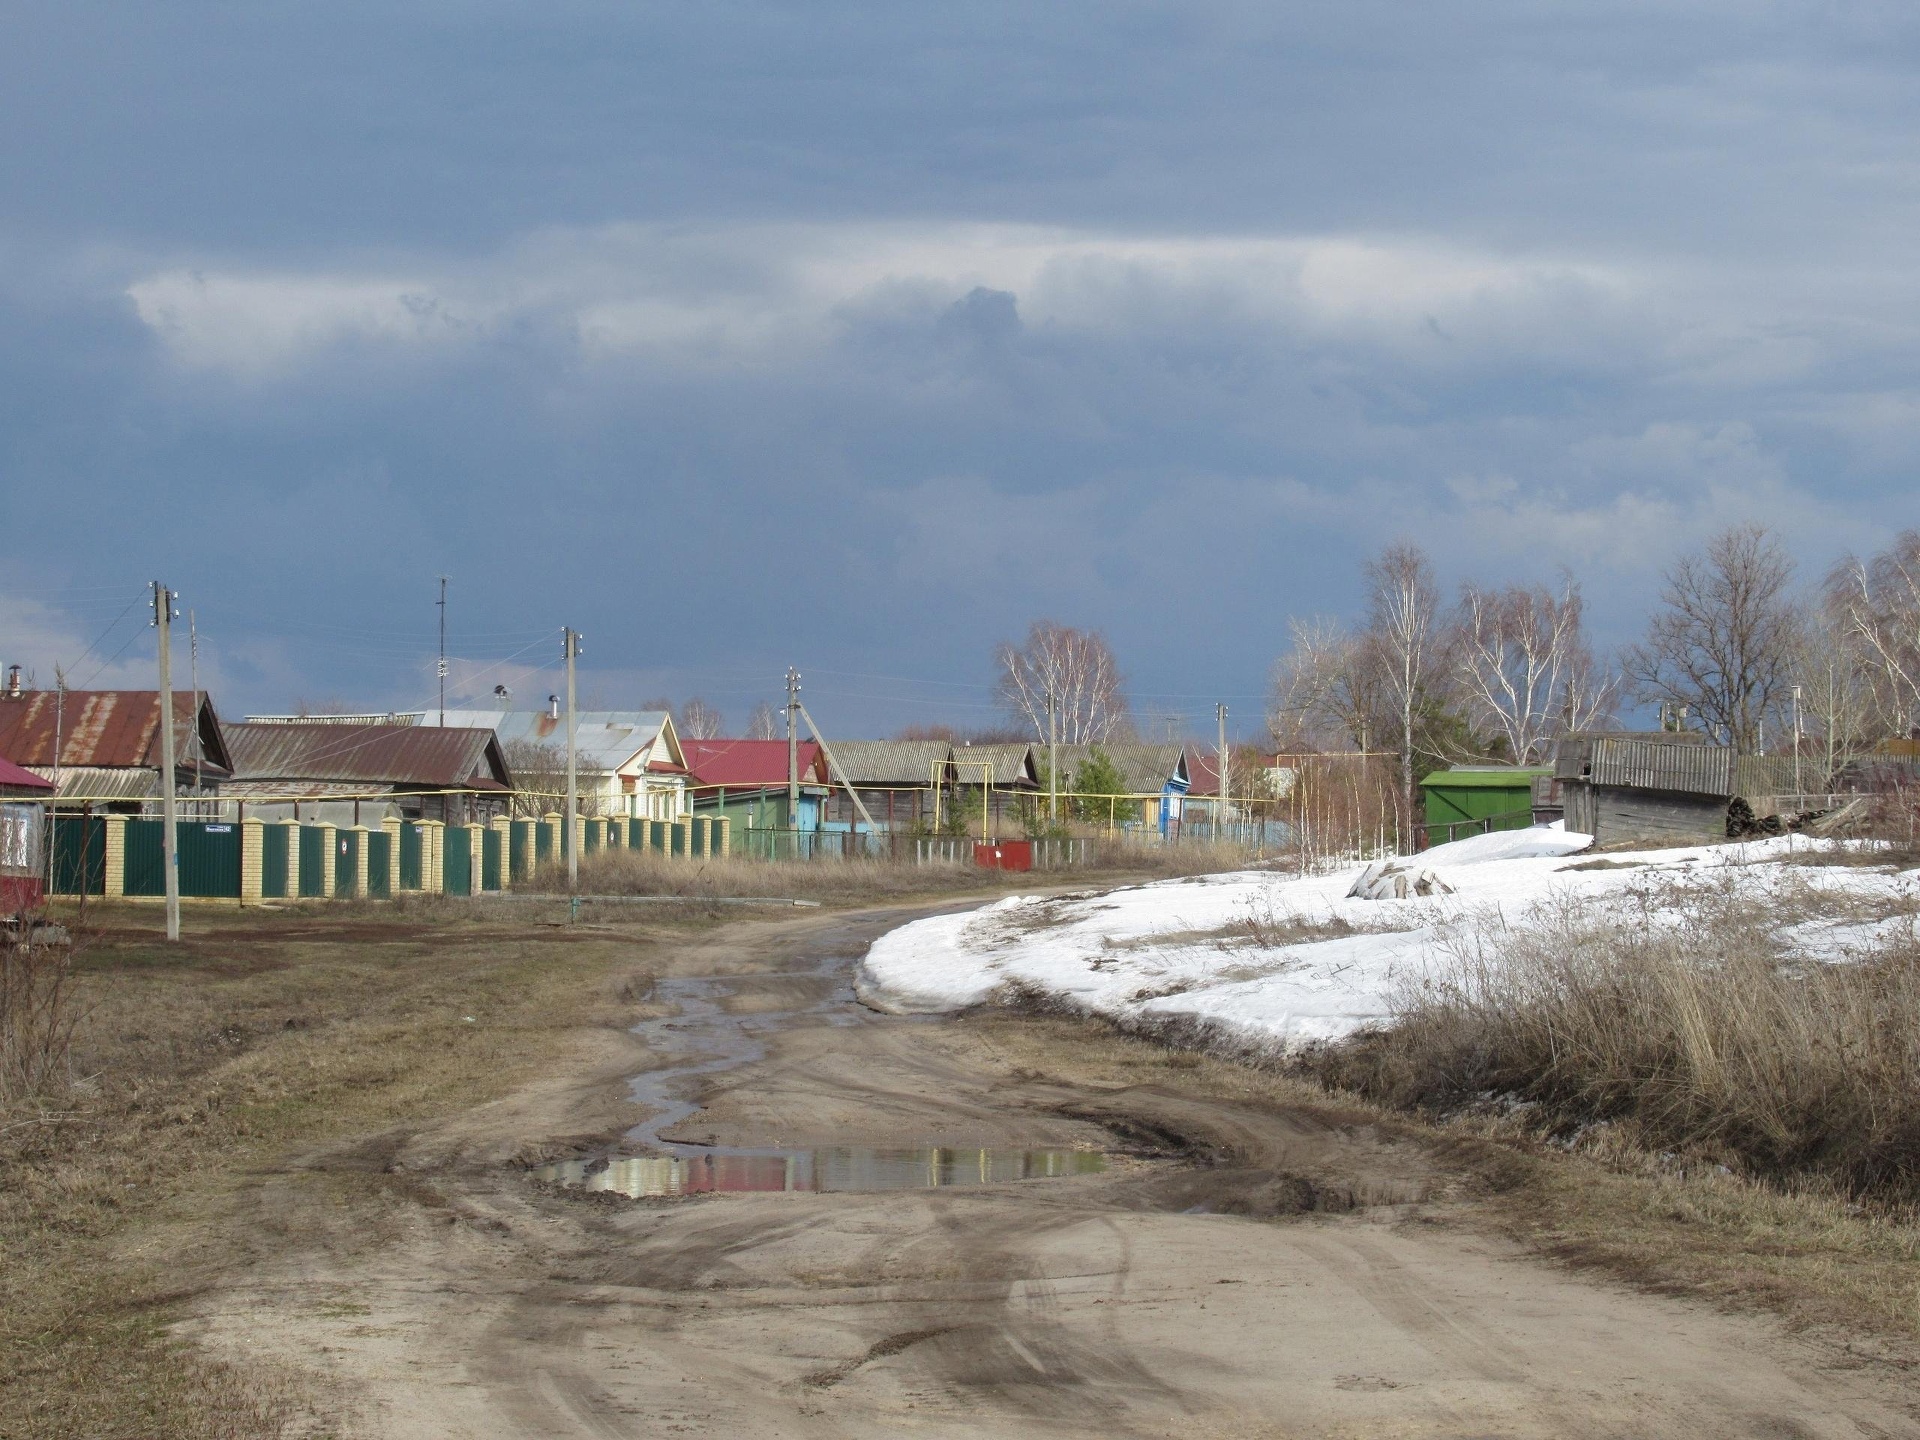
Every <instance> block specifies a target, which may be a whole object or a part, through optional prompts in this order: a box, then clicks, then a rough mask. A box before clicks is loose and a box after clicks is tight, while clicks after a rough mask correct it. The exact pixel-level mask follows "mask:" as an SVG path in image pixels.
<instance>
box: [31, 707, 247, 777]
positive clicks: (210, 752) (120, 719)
mask: <svg viewBox="0 0 1920 1440" xmlns="http://www.w3.org/2000/svg"><path fill="white" fill-rule="evenodd" d="M193 701H194V696H193V692H192V691H189V690H176V691H174V692H173V717H174V763H175V767H176V768H177V769H178V770H180V771H182V772H190V771H191V770H192V769H193V768H194V765H193V757H194V754H195V746H194V743H193V742H194V739H195V736H194V733H193V727H194V725H195V723H196V719H197V722H198V724H199V736H198V739H199V746H198V753H199V754H201V755H203V756H204V757H205V764H204V765H203V766H202V767H201V768H203V769H205V770H207V771H208V772H220V773H224V772H225V771H227V770H230V769H231V768H232V766H231V764H230V763H229V761H228V756H227V751H226V746H225V744H224V742H223V740H222V737H221V733H220V720H219V717H218V716H217V715H216V714H215V713H214V709H213V700H212V698H211V697H210V696H208V695H207V694H206V693H205V692H202V693H201V695H200V709H199V713H198V716H197V717H196V715H195V712H194V704H193ZM56 730H58V732H59V737H60V754H59V757H58V760H57V763H58V764H59V766H60V767H61V768H62V769H63V770H64V769H65V768H66V767H67V766H69V765H76V766H80V765H89V766H101V767H108V768H115V767H119V768H146V769H153V770H158V769H159V768H160V692H159V691H158V690H69V691H67V692H66V696H65V699H64V701H63V700H62V699H61V697H60V695H59V694H58V692H56V691H53V690H28V691H25V692H24V693H22V694H21V696H20V697H19V698H18V699H9V698H0V755H10V756H12V757H13V760H14V763H15V764H19V765H25V766H27V767H28V768H29V769H33V770H36V771H37V770H39V769H40V768H41V767H43V766H45V767H47V768H49V769H50V768H51V767H52V766H53V765H54V764H55V763H56V759H55V756H54V753H53V747H54V733H55V731H56Z"/></svg>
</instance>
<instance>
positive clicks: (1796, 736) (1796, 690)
mask: <svg viewBox="0 0 1920 1440" xmlns="http://www.w3.org/2000/svg"><path fill="white" fill-rule="evenodd" d="M1792 695H1793V804H1794V808H1795V809H1797V810H1804V809H1805V808H1806V802H1805V801H1804V800H1802V799H1801V798H1800V793H1801V792H1800V687H1799V686H1798V685H1796V686H1794V687H1793V690H1792Z"/></svg>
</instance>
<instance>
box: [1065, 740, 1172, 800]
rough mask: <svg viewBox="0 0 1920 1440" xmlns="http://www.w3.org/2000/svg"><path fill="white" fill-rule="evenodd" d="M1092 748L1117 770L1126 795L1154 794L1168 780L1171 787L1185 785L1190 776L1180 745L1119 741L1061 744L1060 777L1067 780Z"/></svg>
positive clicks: (1163, 787)
mask: <svg viewBox="0 0 1920 1440" xmlns="http://www.w3.org/2000/svg"><path fill="white" fill-rule="evenodd" d="M1095 750H1098V751H1100V752H1101V753H1102V754H1103V755H1105V756H1106V757H1107V758H1108V759H1109V760H1111V761H1112V762H1113V764H1114V768H1115V769H1117V770H1118V771H1119V772H1120V779H1121V781H1122V783H1124V784H1125V786H1126V787H1127V788H1126V793H1127V794H1129V795H1158V794H1159V793H1160V792H1161V791H1162V790H1164V789H1166V787H1167V783H1168V782H1169V781H1172V782H1174V788H1175V789H1184V788H1186V787H1187V786H1188V784H1189V782H1190V779H1191V776H1190V774H1189V772H1188V770H1187V753H1186V746H1184V745H1143V744H1139V743H1137V742H1122V743H1120V744H1116V745H1062V746H1061V747H1060V773H1061V777H1062V779H1063V780H1066V779H1069V778H1070V777H1071V776H1073V775H1074V773H1075V772H1077V771H1078V770H1079V769H1080V767H1081V766H1082V765H1084V764H1086V762H1087V760H1088V759H1089V758H1090V757H1091V756H1092V754H1093V752H1094V751H1095Z"/></svg>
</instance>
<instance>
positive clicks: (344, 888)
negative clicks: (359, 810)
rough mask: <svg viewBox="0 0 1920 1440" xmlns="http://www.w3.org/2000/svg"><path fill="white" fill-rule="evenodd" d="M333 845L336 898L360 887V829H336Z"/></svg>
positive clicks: (351, 893)
mask: <svg viewBox="0 0 1920 1440" xmlns="http://www.w3.org/2000/svg"><path fill="white" fill-rule="evenodd" d="M333 833H334V842H335V843H334V847H333V893H334V895H335V897H336V898H345V897H347V896H350V895H353V894H354V893H356V892H357V891H358V890H359V888H360V835H361V832H360V831H358V830H336V831H334V832H333Z"/></svg>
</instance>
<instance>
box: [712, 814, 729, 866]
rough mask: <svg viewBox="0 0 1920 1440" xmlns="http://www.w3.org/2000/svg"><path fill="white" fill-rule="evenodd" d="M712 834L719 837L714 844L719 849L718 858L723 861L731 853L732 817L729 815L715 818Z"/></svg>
mask: <svg viewBox="0 0 1920 1440" xmlns="http://www.w3.org/2000/svg"><path fill="white" fill-rule="evenodd" d="M712 833H713V835H716V836H718V837H719V838H718V839H717V840H715V841H714V844H715V845H716V846H717V847H718V849H719V852H720V858H721V859H723V860H724V859H726V857H727V856H729V855H731V854H732V853H733V817H732V816H731V815H717V816H715V817H714V820H713V832H712Z"/></svg>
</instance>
